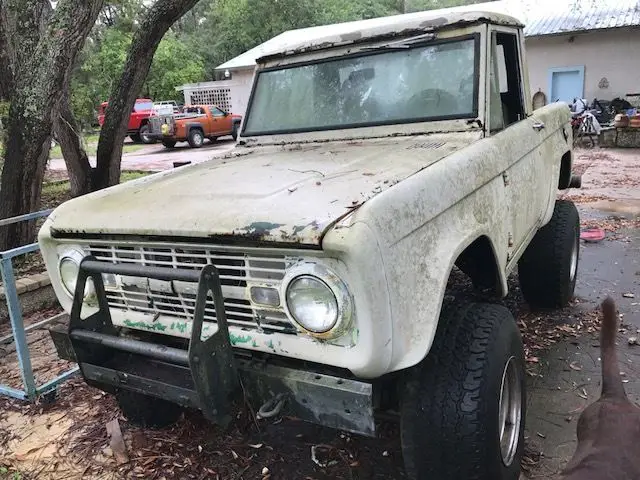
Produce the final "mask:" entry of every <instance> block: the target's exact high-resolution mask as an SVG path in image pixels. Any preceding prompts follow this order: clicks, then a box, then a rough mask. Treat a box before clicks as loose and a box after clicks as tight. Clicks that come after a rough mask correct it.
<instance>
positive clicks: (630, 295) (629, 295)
mask: <svg viewBox="0 0 640 480" xmlns="http://www.w3.org/2000/svg"><path fill="white" fill-rule="evenodd" d="M622 296H623V297H624V298H636V296H635V295H634V294H633V293H623V294H622Z"/></svg>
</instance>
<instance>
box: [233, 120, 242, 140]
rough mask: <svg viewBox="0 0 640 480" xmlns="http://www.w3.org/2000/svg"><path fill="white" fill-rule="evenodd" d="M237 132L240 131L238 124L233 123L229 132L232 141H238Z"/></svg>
mask: <svg viewBox="0 0 640 480" xmlns="http://www.w3.org/2000/svg"><path fill="white" fill-rule="evenodd" d="M238 130H240V124H238V123H234V124H233V129H232V130H231V136H232V137H233V139H234V140H237V139H238Z"/></svg>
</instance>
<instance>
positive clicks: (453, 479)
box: [400, 303, 526, 480]
mask: <svg viewBox="0 0 640 480" xmlns="http://www.w3.org/2000/svg"><path fill="white" fill-rule="evenodd" d="M402 388H403V390H402V392H401V394H402V396H401V409H400V419H401V440H402V452H403V456H404V461H405V469H406V471H407V474H408V476H409V478H411V479H414V480H430V479H447V480H518V477H519V476H520V460H521V458H522V454H523V450H524V424H525V414H526V392H525V364H524V350H523V346H522V338H521V337H520V332H519V331H518V328H517V326H516V323H515V320H514V319H513V316H512V315H511V313H510V312H509V310H507V309H506V308H504V307H502V306H499V305H491V304H477V303H476V304H469V305H465V306H454V307H450V308H445V309H444V310H443V313H442V315H441V317H440V321H439V324H438V331H437V333H436V338H435V340H434V343H433V345H432V347H431V351H430V352H429V354H428V355H427V357H426V358H425V359H424V360H423V361H422V362H421V363H420V364H418V365H417V366H415V367H413V368H412V369H410V370H409V371H408V378H407V379H406V381H405V382H404V385H403V386H402Z"/></svg>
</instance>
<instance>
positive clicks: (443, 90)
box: [245, 39, 476, 135]
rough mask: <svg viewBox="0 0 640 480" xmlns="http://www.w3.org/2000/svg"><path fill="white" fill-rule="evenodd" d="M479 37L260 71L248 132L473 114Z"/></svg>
mask: <svg viewBox="0 0 640 480" xmlns="http://www.w3.org/2000/svg"><path fill="white" fill-rule="evenodd" d="M475 55H476V53H475V40H473V39H467V40H458V41H451V42H446V43H440V44H437V45H429V46H420V47H413V48H410V47H407V46H405V47H404V48H403V47H397V46H394V47H388V48H386V49H385V47H384V46H382V47H377V50H376V51H375V52H374V51H372V52H371V53H369V54H367V55H359V56H351V57H342V58H338V59H334V60H329V61H322V62H318V63H313V64H305V65H299V66H293V67H287V68H282V69H274V70H267V71H264V72H261V73H259V77H258V80H257V83H256V87H255V92H254V94H253V100H252V102H251V106H250V109H249V113H248V117H247V125H246V130H245V135H264V134H270V133H287V132H295V131H312V130H329V129H337V128H345V127H356V126H367V125H376V124H392V123H406V122H417V121H428V120H436V119H449V118H469V117H474V116H475V113H474V111H475V99H474V78H475V77H476V71H475V63H476V62H475Z"/></svg>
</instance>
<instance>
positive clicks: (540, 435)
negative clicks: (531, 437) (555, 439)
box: [536, 432, 547, 438]
mask: <svg viewBox="0 0 640 480" xmlns="http://www.w3.org/2000/svg"><path fill="white" fill-rule="evenodd" d="M536 435H538V436H539V437H540V438H547V437H546V435H545V434H544V433H540V432H536Z"/></svg>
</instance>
